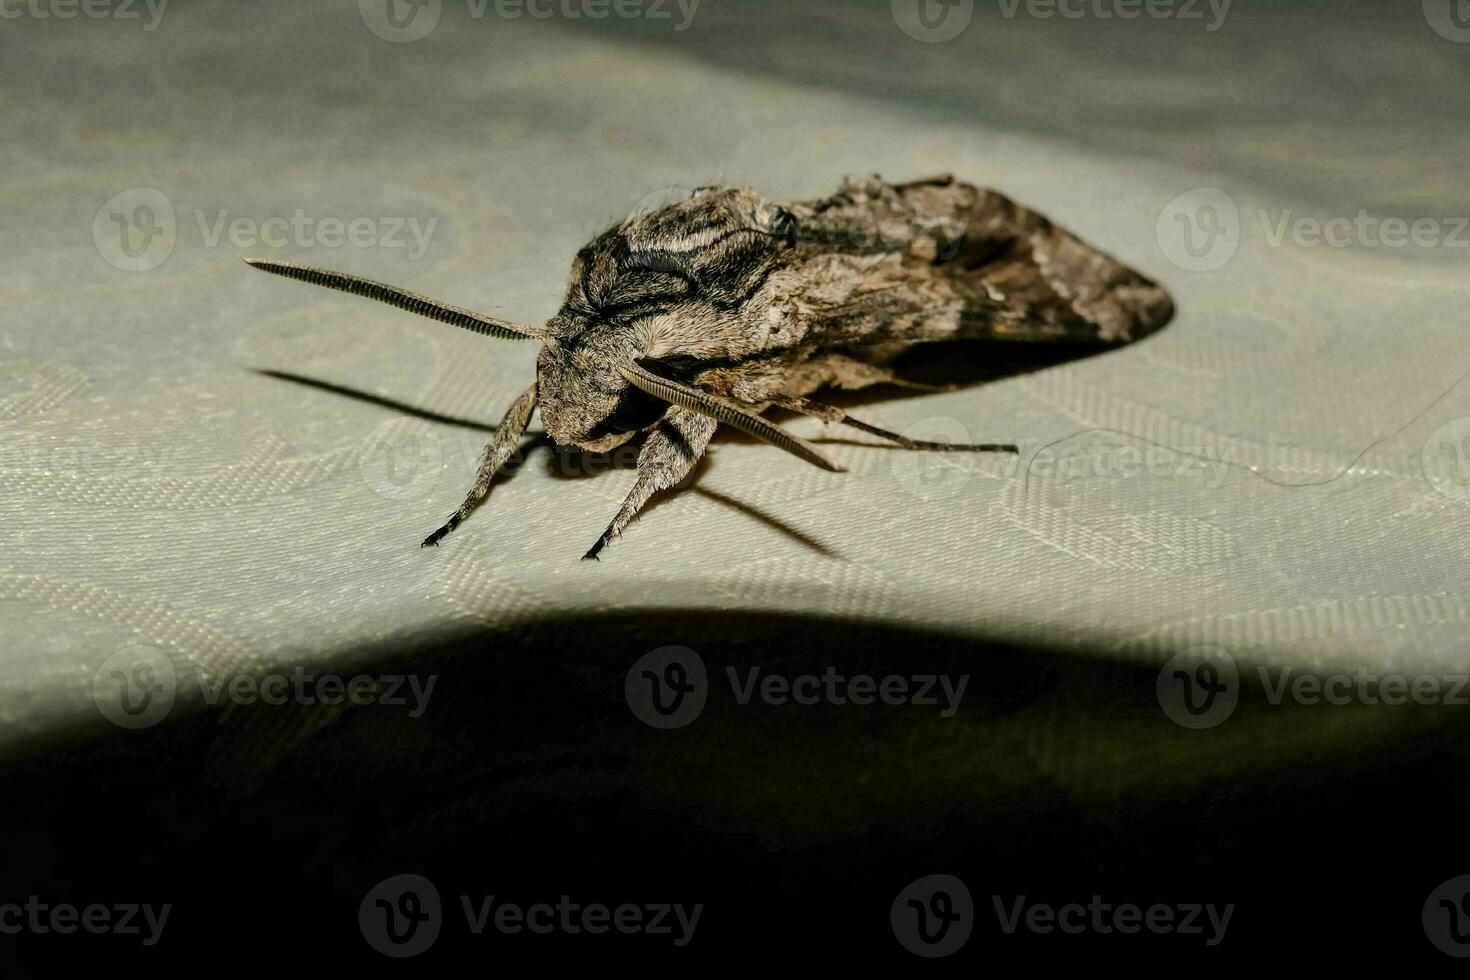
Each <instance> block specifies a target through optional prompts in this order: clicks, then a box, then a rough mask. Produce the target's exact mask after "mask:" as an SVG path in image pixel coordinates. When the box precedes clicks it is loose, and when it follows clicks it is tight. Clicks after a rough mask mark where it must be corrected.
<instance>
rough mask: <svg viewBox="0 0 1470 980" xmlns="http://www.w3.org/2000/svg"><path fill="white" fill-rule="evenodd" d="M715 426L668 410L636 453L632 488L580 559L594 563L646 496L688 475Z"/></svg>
mask: <svg viewBox="0 0 1470 980" xmlns="http://www.w3.org/2000/svg"><path fill="white" fill-rule="evenodd" d="M718 427H719V423H718V422H716V421H715V420H714V419H712V418H710V417H709V416H708V415H702V414H700V413H699V412H695V411H691V410H689V409H687V408H673V409H670V410H669V413H668V414H667V415H665V416H664V418H663V421H661V422H660V423H659V424H658V428H656V429H654V430H653V432H651V433H650V434H649V436H648V438H647V440H645V441H644V443H643V449H642V451H640V452H639V453H638V479H637V481H636V482H634V484H633V489H632V490H630V491H629V492H628V497H627V499H626V500H624V501H623V506H622V507H620V508H619V509H618V513H617V516H615V517H614V518H613V519H612V523H611V524H609V525H608V526H607V530H606V531H603V532H602V537H600V538H598V539H597V543H596V544H594V545H593V546H592V549H591V550H590V551H588V552H587V554H585V555H583V556H582V560H583V561H586V560H587V559H588V558H591V559H593V560H594V561H595V560H597V553H598V552H599V551H601V550H602V549H603V548H605V547H607V545H608V543H609V542H611V541H612V540H613V539H614V538H616V537H619V536H620V535H621V534H622V533H623V528H625V527H627V526H628V522H629V521H631V520H632V519H633V518H634V517H636V516H637V515H638V511H639V510H641V509H642V508H643V505H644V504H646V503H648V498H649V497H652V496H653V495H654V494H655V493H657V492H659V491H660V490H667V489H668V488H669V487H672V486H674V485H675V484H676V483H678V482H679V481H680V480H682V479H684V477H686V476H688V475H689V471H690V470H692V469H694V464H695V463H697V462H699V457H700V456H702V455H704V450H705V447H706V446H708V445H709V441H710V437H712V436H713V435H714V434H715V429H716V428H718Z"/></svg>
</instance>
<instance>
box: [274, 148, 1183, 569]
mask: <svg viewBox="0 0 1470 980" xmlns="http://www.w3.org/2000/svg"><path fill="white" fill-rule="evenodd" d="M245 261H246V262H248V263H249V264H250V265H252V266H253V267H255V268H257V269H261V270H263V271H265V272H270V273H274V274H275V275H280V276H285V277H287V278H290V279H298V280H301V281H303V282H309V283H312V284H315V285H319V286H326V287H328V288H331V289H338V290H341V291H343V292H348V293H352V294H353V295H357V296H363V297H366V298H368V299H373V300H377V301H379V302H382V303H387V304H389V305H391V306H396V307H398V308H400V309H404V310H408V311H409V312H411V313H416V314H419V315H421V316H427V317H430V318H432V319H435V320H439V321H441V322H444V323H449V324H453V325H454V326H458V327H463V328H465V329H467V330H471V331H474V332H476V333H480V334H483V335H486V336H492V337H503V338H510V339H530V340H539V341H541V350H540V353H539V355H538V357H537V362H536V383H535V384H533V385H532V386H531V387H530V388H529V389H527V390H526V391H525V392H524V393H522V394H521V396H520V397H519V398H517V399H516V400H515V402H514V403H513V404H512V405H511V407H510V409H509V410H508V411H507V412H506V415H505V418H504V420H503V421H502V423H501V425H500V427H499V428H498V429H497V430H496V433H495V435H494V437H493V438H492V439H491V440H490V443H489V444H488V445H487V446H486V447H485V452H484V455H483V457H482V459H481V461H480V467H479V471H478V472H477V474H476V477H475V483H474V486H473V487H472V488H471V490H470V491H469V493H468V494H467V495H466V496H465V499H464V502H463V503H462V504H461V505H460V507H459V509H458V510H456V511H455V512H454V514H453V515H451V516H450V518H449V520H448V521H447V522H446V523H445V525H444V526H443V527H441V528H440V529H439V530H437V531H435V532H434V533H433V534H431V535H430V536H429V537H428V538H426V539H425V540H424V542H423V544H424V546H425V547H428V546H430V545H437V544H438V543H439V541H440V540H441V539H442V538H444V537H445V536H446V535H447V534H449V533H450V532H452V531H453V530H454V529H455V528H456V527H458V526H459V524H460V522H462V521H463V520H464V519H465V518H466V517H467V516H469V514H470V512H471V511H472V510H473V509H474V508H475V507H476V506H477V505H478V504H479V503H480V501H481V500H483V499H484V497H485V495H486V494H487V493H488V492H489V489H490V486H491V483H492V481H493V480H494V478H495V476H496V474H497V473H498V472H499V471H500V470H501V469H502V468H503V467H504V466H505V465H506V463H507V461H508V460H509V459H510V458H511V457H512V455H513V454H514V452H515V449H516V446H517V444H518V443H519V440H520V439H521V436H522V434H523V433H524V432H525V429H526V426H527V424H528V423H529V421H530V417H531V413H532V412H533V411H534V410H536V409H538V408H539V410H540V413H541V420H542V423H543V424H544V425H545V427H546V432H547V435H548V436H549V437H550V438H551V439H552V441H553V442H554V443H555V444H557V445H573V446H578V447H580V448H581V449H583V450H586V451H589V452H599V453H601V452H610V451H611V450H613V449H615V448H616V447H618V446H620V445H622V444H623V443H625V442H627V441H628V440H629V439H631V438H633V437H634V436H635V435H637V434H638V433H639V432H648V437H647V439H646V441H645V442H644V445H643V448H642V450H641V451H640V453H639V455H638V475H637V478H636V479H635V481H634V484H633V487H632V488H631V489H630V491H629V492H628V496H627V498H626V499H625V500H624V501H623V504H622V506H621V507H620V508H619V509H618V512H617V513H616V514H615V515H614V516H613V519H612V521H611V522H610V523H609V525H608V528H607V530H606V531H604V532H603V535H602V536H601V537H600V538H598V540H597V543H596V544H594V545H593V546H592V548H591V550H589V551H588V552H587V554H586V555H584V556H583V557H584V559H589V558H590V559H593V560H598V555H599V553H600V552H601V551H602V550H603V548H604V547H606V545H608V544H609V543H611V542H612V541H613V540H614V539H616V538H617V537H619V536H620V535H621V533H622V531H623V529H624V528H626V527H627V525H628V523H629V522H630V521H632V520H633V519H635V518H636V517H637V516H638V513H639V511H640V510H641V509H642V508H643V506H644V505H645V504H646V503H647V502H648V500H649V498H651V497H652V496H653V495H654V494H655V493H659V492H661V491H664V490H668V489H670V488H672V487H675V486H678V485H681V484H682V482H683V481H684V480H686V479H687V478H688V477H689V476H690V474H691V473H692V471H693V469H694V467H695V465H696V464H697V463H698V462H699V459H700V457H701V456H702V455H703V454H704V451H705V447H706V446H707V445H708V444H709V440H710V438H711V437H712V436H713V435H714V433H715V430H716V428H718V426H719V425H721V424H724V425H729V426H731V427H733V428H737V429H741V430H742V431H744V432H746V433H748V434H750V435H752V436H755V437H756V438H757V439H760V440H762V441H764V442H766V443H769V444H770V445H773V446H776V447H777V448H780V449H783V450H785V451H786V452H789V453H791V454H792V455H794V456H797V457H800V458H801V459H803V460H805V461H807V462H809V463H812V464H814V465H816V466H820V467H822V468H823V469H826V470H830V471H832V472H838V473H840V472H843V470H842V468H841V467H839V466H837V465H836V464H835V463H833V462H832V461H831V460H829V459H827V457H826V456H824V455H823V454H822V453H821V452H820V451H819V450H818V449H816V448H815V447H814V446H811V445H809V444H808V443H806V442H805V441H803V440H801V439H799V438H797V437H796V436H794V435H792V434H791V433H789V432H786V431H785V430H784V429H782V428H781V427H780V426H777V425H776V424H774V423H773V422H771V421H769V420H767V419H765V418H763V417H762V416H761V413H762V411H763V410H764V408H765V407H766V406H768V405H777V406H780V407H783V408H788V409H791V410H793V411H798V412H802V413H804V414H809V415H814V416H815V417H817V418H821V419H823V420H825V421H828V422H836V423H841V424H844V425H848V426H851V427H854V428H857V429H859V430H862V431H864V432H867V433H869V434H870V435H875V436H878V437H880V438H883V439H887V440H889V441H891V442H894V443H896V444H897V445H899V446H902V447H904V448H907V449H918V450H925V451H935V452H957V451H967V452H1002V453H1017V452H1018V451H1019V450H1018V449H1017V447H1016V446H1015V445H1012V444H1009V443H984V444H979V445H965V444H955V445H951V444H948V443H938V442H923V441H919V440H913V439H908V438H907V437H905V436H902V435H900V434H898V433H895V432H890V431H888V430H887V429H881V428H878V427H877V426H874V425H869V424H868V423H866V422H862V421H860V420H857V419H854V418H852V417H851V416H849V415H847V414H846V413H845V412H843V411H842V410H841V409H837V408H834V407H832V406H827V405H822V404H820V403H816V402H812V401H810V400H809V399H808V398H807V397H806V396H807V395H809V394H811V393H813V392H815V391H818V390H820V389H822V388H827V387H836V388H848V389H853V388H863V387H867V386H868V385H872V384H878V383H884V382H887V383H892V384H897V385H900V386H903V387H907V388H912V389H918V390H933V391H949V390H953V387H954V386H932V385H922V384H919V383H917V382H906V381H903V380H901V379H898V378H897V377H895V375H894V373H893V371H892V369H891V368H890V366H889V365H890V364H891V363H892V362H893V360H894V359H895V358H896V357H897V356H898V355H899V354H901V353H902V352H903V351H904V350H906V349H907V348H909V347H911V346H913V345H915V344H923V343H935V342H942V341H951V340H965V339H972V338H990V339H1003V340H1020V341H1068V342H1074V343H1075V342H1090V343H1097V344H1108V345H1116V344H1118V343H1125V342H1128V341H1132V340H1137V339H1138V338H1140V337H1143V336H1146V335H1148V334H1149V333H1152V332H1153V331H1154V330H1157V329H1158V328H1160V327H1162V326H1163V325H1164V324H1165V323H1166V322H1167V321H1168V320H1169V318H1170V317H1171V316H1172V314H1173V302H1172V300H1171V299H1170V298H1169V294H1168V293H1167V292H1165V291H1164V290H1163V289H1162V288H1160V287H1159V286H1158V285H1157V284H1155V283H1154V282H1152V281H1150V280H1149V279H1147V278H1145V277H1144V276H1142V275H1140V274H1138V273H1137V272H1134V271H1133V270H1131V269H1129V268H1127V267H1126V266H1124V265H1122V264H1120V263H1118V262H1117V261H1115V260H1114V259H1112V258H1111V257H1109V256H1107V255H1104V254H1103V253H1101V252H1099V251H1097V250H1096V249H1094V248H1092V247H1091V246H1089V245H1087V244H1086V243H1085V242H1083V241H1081V240H1080V239H1078V238H1077V237H1076V236H1075V235H1073V234H1071V233H1070V232H1068V231H1066V230H1064V229H1062V228H1060V227H1058V226H1057V225H1055V224H1053V223H1052V222H1051V221H1049V220H1047V219H1046V218H1045V217H1043V216H1042V215H1039V214H1037V213H1036V212H1034V211H1030V210H1028V209H1027V208H1024V207H1021V206H1020V205H1018V204H1016V203H1015V202H1013V201H1011V200H1009V199H1008V198H1006V197H1004V196H1002V195H1000V194H997V193H995V192H994V191H988V190H982V189H980V188H977V187H973V186H971V185H969V184H964V183H961V182H959V181H956V180H954V179H953V178H951V177H944V178H936V179H929V180H920V181H912V182H910V183H906V184H885V183H883V182H882V181H881V180H880V179H878V178H876V177H875V178H872V179H863V180H857V179H852V178H849V179H848V180H846V181H844V182H843V184H842V186H841V188H839V190H838V191H837V193H835V194H833V195H832V196H831V197H828V198H824V199H822V200H818V201H809V202H796V203H791V204H786V205H778V204H776V203H774V202H771V201H768V200H766V199H765V198H763V197H761V196H760V195H759V194H757V193H756V192H755V191H753V190H751V189H749V188H730V189H719V188H706V189H703V190H701V191H700V192H697V193H695V194H694V195H693V196H691V197H690V198H689V199H688V200H687V201H683V202H678V203H675V204H670V205H668V206H666V207H663V208H660V209H658V210H656V211H647V212H638V213H635V214H633V215H630V216H629V217H628V218H626V219H625V220H623V221H621V222H619V223H618V224H617V225H615V226H614V227H612V228H611V229H609V230H608V231H606V232H604V233H603V234H602V235H599V236H598V237H597V238H595V239H594V240H593V241H592V242H590V243H588V244H587V245H586V246H585V247H584V248H583V249H582V250H581V251H580V252H578V253H577V256H576V259H575V260H574V262H573V264H572V273H571V277H570V280H569V282H568V286H567V293H566V297H565V300H564V302H563V305H562V308H561V310H560V312H558V313H557V315H556V316H555V317H553V318H552V319H551V321H550V322H548V323H547V324H546V326H545V327H544V328H542V327H532V326H526V325H523V324H516V323H511V322H508V321H505V320H497V319H495V318H493V317H488V316H484V315H482V314H479V313H474V312H471V311H469V310H466V309H462V308H460V307H457V306H452V305H450V304H447V303H442V302H439V301H438V300H433V299H430V298H428V297H426V296H421V295H419V294H417V293H412V292H409V291H408V290H405V289H400V288H398V287H396V286H389V285H386V284H384V283H380V282H376V281H374V280H371V279H364V278H360V277H357V276H350V275H346V274H343V273H338V272H331V271H327V270H324V269H315V268H311V267H308V266H301V265H295V264H294V263H289V262H279V261H275V260H272V259H246V260H245Z"/></svg>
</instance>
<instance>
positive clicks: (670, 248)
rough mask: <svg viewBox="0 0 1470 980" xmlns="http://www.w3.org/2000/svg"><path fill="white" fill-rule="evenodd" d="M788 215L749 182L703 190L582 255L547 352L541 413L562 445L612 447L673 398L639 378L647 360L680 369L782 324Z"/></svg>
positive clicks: (743, 348) (721, 359)
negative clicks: (633, 380) (630, 374)
mask: <svg viewBox="0 0 1470 980" xmlns="http://www.w3.org/2000/svg"><path fill="white" fill-rule="evenodd" d="M789 221H790V215H789V214H787V213H786V212H785V211H784V210H783V209H782V208H781V207H780V206H778V205H775V204H773V203H771V202H770V201H767V200H765V199H764V198H762V197H761V196H760V195H759V194H756V193H755V192H754V191H752V190H750V189H749V188H736V189H730V190H709V191H703V192H698V193H696V194H695V195H694V196H692V197H691V198H689V199H688V200H687V201H681V202H677V203H674V204H670V205H668V206H666V207H663V208H659V209H657V210H654V211H649V212H642V213H637V214H633V215H630V216H629V217H628V218H627V219H625V220H624V221H622V222H619V223H618V224H617V225H615V226H614V227H613V228H611V229H609V230H608V231H606V232H604V233H603V234H601V235H599V236H598V237H597V238H595V239H593V240H592V241H591V242H589V243H588V244H587V245H586V246H585V247H584V248H582V250H581V251H579V252H578V253H577V257H576V260H575V261H574V262H573V265H572V270H571V276H570V278H569V281H568V284H567V293H566V300H565V303H564V305H563V307H562V309H561V311H560V312H559V313H558V314H557V315H556V316H555V317H553V318H552V320H551V322H550V323H548V324H547V328H548V333H549V334H550V336H551V339H550V340H549V341H548V342H547V344H546V345H545V347H543V349H542V351H541V356H540V358H539V359H538V361H537V375H538V388H539V398H540V403H541V417H542V419H543V421H544V423H545V425H546V430H547V432H548V434H550V436H551V437H552V439H554V440H555V441H556V442H558V443H562V444H570V445H576V446H580V447H582V448H584V449H589V450H593V451H607V450H609V449H612V448H614V447H616V446H618V445H621V444H622V443H624V442H626V441H627V440H628V439H630V438H631V437H632V436H633V434H634V433H636V432H638V431H639V430H641V429H645V428H648V427H649V426H652V425H654V424H656V423H657V422H658V420H659V419H660V418H661V417H662V416H663V414H664V412H665V411H666V410H667V407H668V406H667V404H666V403H663V402H660V401H658V400H657V399H655V398H653V397H651V396H649V395H646V394H644V393H643V392H642V391H641V390H639V389H637V388H635V387H633V386H631V385H630V384H628V382H627V381H626V380H625V379H624V378H623V376H622V375H621V374H620V373H619V370H618V369H619V367H620V366H627V365H629V364H631V363H633V362H634V361H643V362H645V363H646V364H649V365H650V366H653V367H655V368H656V369H658V370H660V371H662V372H663V373H665V374H668V375H671V376H674V377H683V378H687V377H688V376H689V374H690V372H692V371H694V370H697V369H699V368H700V367H703V366H706V365H708V364H711V363H715V364H718V363H731V362H734V361H738V360H740V359H742V358H745V357H748V356H750V355H751V354H752V353H755V352H757V351H759V350H760V349H761V348H762V347H764V346H766V345H767V344H769V343H770V342H771V339H772V335H773V334H774V333H776V332H778V328H779V322H780V321H781V319H782V317H781V311H780V310H779V309H777V308H776V306H774V305H773V303H772V300H771V296H772V294H773V293H780V291H781V289H780V283H781V282H782V281H783V272H785V271H786V269H787V267H788V265H789V262H790V255H791V251H792V241H793V239H792V237H791V228H790V227H789Z"/></svg>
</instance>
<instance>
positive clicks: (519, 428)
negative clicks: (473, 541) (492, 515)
mask: <svg viewBox="0 0 1470 980" xmlns="http://www.w3.org/2000/svg"><path fill="white" fill-rule="evenodd" d="M535 408H536V386H535V385H532V386H531V387H529V388H527V389H526V390H525V391H524V392H522V393H521V396H520V397H519V398H517V399H516V400H515V401H514V402H512V403H511V406H510V408H509V409H508V410H507V411H506V413H505V418H503V419H501V420H500V427H499V428H498V429H496V430H495V435H494V436H493V437H491V439H490V443H489V445H487V446H486V447H485V454H484V456H482V457H481V459H480V471H479V473H478V474H476V476H475V485H474V487H473V488H471V490H470V492H469V496H467V497H465V498H464V503H462V504H460V506H459V510H457V511H455V512H454V513H453V514H451V515H449V520H448V522H447V523H445V525H444V526H443V527H441V528H440V529H439V530H437V531H435V532H434V533H433V534H431V535H429V536H428V537H427V538H425V539H424V544H423V546H424V547H425V548H427V547H429V545H436V546H437V545H438V544H439V539H440V538H442V537H444V535H446V534H448V533H449V532H450V531H453V530H454V529H455V528H457V527H459V523H460V521H462V520H464V519H465V518H466V517H468V516H470V511H472V510H474V509H475V505H476V504H478V503H479V502H480V501H481V500H483V499H484V498H485V494H487V493H489V492H490V481H491V480H493V479H495V474H496V473H497V472H498V471H499V470H500V468H501V467H502V466H504V465H505V464H506V461H507V460H509V459H510V457H511V454H512V453H514V452H515V450H516V444H517V443H519V442H520V441H521V436H522V434H524V433H525V431H526V425H527V424H528V423H529V422H530V421H531V412H532V411H533V410H534V409H535Z"/></svg>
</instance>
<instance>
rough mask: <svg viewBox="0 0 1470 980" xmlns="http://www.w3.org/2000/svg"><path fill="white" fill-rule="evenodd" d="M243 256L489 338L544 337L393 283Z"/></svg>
mask: <svg viewBox="0 0 1470 980" xmlns="http://www.w3.org/2000/svg"><path fill="white" fill-rule="evenodd" d="M241 258H242V259H244V261H245V264H246V265H249V266H252V267H254V268H256V269H260V270H262V271H264V272H272V273H275V274H276V275H278V276H285V277H286V278H287V279H300V280H301V281H302V282H309V283H311V284H312V285H314V286H326V287H327V288H328V289H340V290H341V291H342V292H344V293H352V294H353V295H354V296H366V297H367V298H368V299H375V300H377V301H378V302H380V303H387V304H388V305H389V306H396V307H398V308H399V309H400V310H407V311H408V312H410V313H417V314H418V315H419V316H426V317H428V318H429V319H431V320H438V321H440V322H441V323H449V324H453V325H454V326H456V327H463V328H464V329H466V330H470V331H473V332H475V333H478V334H483V335H484V336H486V337H500V338H503V339H505V340H541V339H542V338H543V336H544V331H542V330H541V329H540V328H539V327H529V326H525V325H523V324H519V323H509V322H507V321H505V320H497V319H495V318H494V317H488V316H484V315H482V314H479V313H472V312H470V311H469V310H466V309H461V308H460V307H458V306H450V305H449V304H448V303H441V302H439V301H438V300H434V299H429V297H427V296H420V295H419V294H418V293H411V292H409V291H408V290H406V289H399V288H398V287H397V286H389V285H387V284H386V283H381V282H374V281H373V280H371V279H363V278H361V277H359V276H349V275H346V274H344V273H341V272H332V271H330V270H328V269H315V268H312V267H311V266H309V265H297V264H295V263H294V262H277V261H275V260H273V259H246V258H245V257H244V256H243V255H242V256H241Z"/></svg>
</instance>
